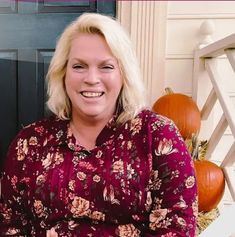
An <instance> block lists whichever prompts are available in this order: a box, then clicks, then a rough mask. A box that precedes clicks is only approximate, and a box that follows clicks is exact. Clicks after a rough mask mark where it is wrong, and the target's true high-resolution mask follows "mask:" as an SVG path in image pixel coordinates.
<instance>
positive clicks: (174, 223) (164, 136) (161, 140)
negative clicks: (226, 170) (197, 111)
mask: <svg viewBox="0 0 235 237" xmlns="http://www.w3.org/2000/svg"><path fill="white" fill-rule="evenodd" d="M152 132H153V139H152V141H153V144H152V145H153V150H152V161H153V164H152V174H151V178H150V182H149V193H148V200H147V206H149V213H150V214H149V229H150V233H148V234H146V235H145V236H146V237H150V236H152V237H153V236H154V237H157V236H158V237H173V236H175V237H179V236H184V237H194V236H195V230H196V219H197V207H198V203H197V185H196V179H195V172H194V166H193V160H192V158H191V156H190V154H189V153H188V150H187V147H186V145H185V142H184V140H183V138H182V137H181V135H180V133H179V131H178V129H177V128H176V126H175V125H174V123H173V122H171V121H170V120H167V119H166V120H162V121H161V122H160V123H158V124H154V125H153V126H152Z"/></svg>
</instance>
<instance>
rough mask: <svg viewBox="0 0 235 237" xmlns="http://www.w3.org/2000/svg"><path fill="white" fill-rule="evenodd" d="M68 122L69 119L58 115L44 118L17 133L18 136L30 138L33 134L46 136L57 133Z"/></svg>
mask: <svg viewBox="0 0 235 237" xmlns="http://www.w3.org/2000/svg"><path fill="white" fill-rule="evenodd" d="M65 124H67V121H64V120H61V119H59V118H57V117H56V116H50V117H48V118H42V119H40V120H38V121H35V122H33V123H31V124H28V125H27V126H24V127H23V128H22V129H21V130H20V131H19V132H18V134H17V135H16V138H18V139H19V138H21V139H28V138H31V137H33V136H35V137H37V138H39V137H45V136H47V134H50V133H56V131H57V130H60V129H62V128H63V127H65ZM53 131H54V132H53Z"/></svg>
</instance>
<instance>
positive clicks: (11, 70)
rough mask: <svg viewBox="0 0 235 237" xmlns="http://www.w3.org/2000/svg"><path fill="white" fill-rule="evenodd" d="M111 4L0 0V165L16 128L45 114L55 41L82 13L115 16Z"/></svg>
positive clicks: (46, 112) (55, 0)
mask: <svg viewBox="0 0 235 237" xmlns="http://www.w3.org/2000/svg"><path fill="white" fill-rule="evenodd" d="M115 6H116V3H115V0H109V1H106V0H103V1H94V0H91V1H80V0H70V1H60V0H43V1H42V0H32V1H30V0H25V1H24V0H21V1H18V0H1V1H0V89H1V93H0V107H1V116H0V161H1V160H3V157H4V156H5V153H6V150H7V147H8V145H9V143H10V141H11V140H12V139H13V137H14V136H15V135H16V134H17V132H18V131H19V129H21V128H22V127H24V126H26V125H28V124H29V123H32V122H34V121H36V120H38V119H40V118H42V117H44V116H48V111H47V109H46V106H45V101H46V84H45V76H46V73H47V70H48V65H49V62H50V60H51V57H52V56H53V52H54V48H55V44H56V40H57V39H58V36H59V35H60V34H61V32H62V31H63V30H64V28H65V26H66V25H68V24H69V23H70V22H71V21H72V20H74V19H75V18H77V17H78V16H79V15H80V14H81V13H83V12H99V13H103V14H107V15H111V16H115V12H116V8H115Z"/></svg>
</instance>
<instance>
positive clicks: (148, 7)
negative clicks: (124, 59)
mask: <svg viewBox="0 0 235 237" xmlns="http://www.w3.org/2000/svg"><path fill="white" fill-rule="evenodd" d="M117 18H118V19H119V20H120V22H121V24H122V25H123V26H124V27H125V28H126V29H127V31H128V32H129V33H130V37H131V40H132V41H133V44H134V46H135V49H136V53H137V57H138V59H139V62H140V67H141V71H142V77H143V80H144V83H145V86H146V89H147V95H148V103H149V105H150V106H152V104H153V103H154V101H155V100H156V99H157V98H159V97H160V96H161V95H162V94H163V93H164V81H165V47H166V23H167V21H166V20H167V2H164V1H118V2H117Z"/></svg>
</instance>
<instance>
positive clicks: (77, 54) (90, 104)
mask: <svg viewBox="0 0 235 237" xmlns="http://www.w3.org/2000/svg"><path fill="white" fill-rule="evenodd" d="M65 87H66V91H67V94H68V96H69V98H70V101H71V103H72V116H79V117H80V118H88V117H89V118H94V119H106V120H107V119H110V118H111V117H112V115H113V113H114V112H115V109H116V101H117V98H118V95H119V93H120V90H121V88H122V78H121V73H120V68H119V65H118V62H117V59H116V58H115V57H114V56H113V55H112V53H111V51H110V49H109V47H108V45H107V43H106V41H105V39H104V38H103V37H102V36H100V35H98V34H88V33H79V34H77V37H76V38H74V39H73V41H72V44H71V49H70V53H69V58H68V64H67V68H66V76H65Z"/></svg>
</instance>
